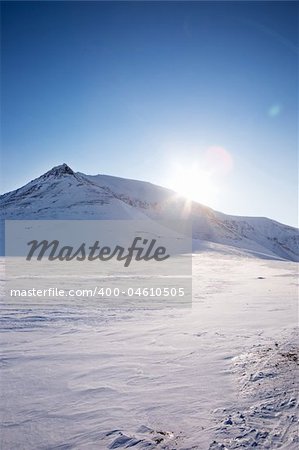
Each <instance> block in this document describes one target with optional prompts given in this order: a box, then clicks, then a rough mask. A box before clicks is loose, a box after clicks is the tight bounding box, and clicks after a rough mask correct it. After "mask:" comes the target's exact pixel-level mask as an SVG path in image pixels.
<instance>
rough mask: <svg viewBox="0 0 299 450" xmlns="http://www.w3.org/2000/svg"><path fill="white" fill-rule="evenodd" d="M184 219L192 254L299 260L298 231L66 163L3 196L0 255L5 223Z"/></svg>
mask: <svg viewBox="0 0 299 450" xmlns="http://www.w3.org/2000/svg"><path fill="white" fill-rule="evenodd" d="M182 218H183V219H190V220H192V223H193V239H194V241H193V245H194V251H204V250H206V249H208V250H209V249H210V248H211V246H210V243H213V244H220V245H225V246H230V247H234V248H239V249H242V250H245V251H247V252H249V253H252V254H255V255H256V254H258V255H259V256H260V257H264V258H276V259H277V258H278V259H287V260H291V261H298V260H299V236H298V230H297V229H295V228H292V227H289V226H287V225H283V224H280V223H278V222H275V221H273V220H270V219H266V218H253V217H238V216H228V215H225V214H222V213H219V212H217V211H214V210H212V209H211V208H208V207H206V206H203V205H200V204H199V203H196V202H190V201H188V200H186V199H185V198H183V197H180V196H179V195H178V194H176V193H175V192H173V191H170V190H168V189H166V188H162V187H160V186H156V185H153V184H151V183H146V182H143V181H135V180H127V179H123V178H117V177H111V176H107V175H96V176H88V175H84V174H83V173H79V172H77V173H74V172H73V171H72V169H71V168H70V167H68V166H67V165H66V164H63V165H61V166H57V167H54V168H53V169H51V170H50V171H49V172H47V173H45V174H44V175H42V176H41V177H39V178H37V179H36V180H33V181H31V182H30V183H28V184H27V185H25V186H23V187H22V188H20V189H17V190H16V191H12V192H8V193H7V194H4V195H2V196H1V197H0V220H1V228H2V232H1V236H2V249H1V250H2V254H3V249H4V244H3V235H4V232H3V228H4V225H3V221H4V220H5V219H33V220H35V219H36V220H38V219H79V220H81V219H82V220H83V219H85V220H89V219H109V220H113V219H135V220H137V219H138V220H142V219H145V220H148V219H151V220H161V219H163V220H168V219H175V220H177V219H182ZM212 248H213V246H212ZM229 251H230V250H229Z"/></svg>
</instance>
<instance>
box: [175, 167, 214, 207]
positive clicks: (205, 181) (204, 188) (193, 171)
mask: <svg viewBox="0 0 299 450" xmlns="http://www.w3.org/2000/svg"><path fill="white" fill-rule="evenodd" d="M169 187H171V189H173V190H174V191H175V192H177V194H178V195H180V196H182V197H186V198H187V199H188V200H193V201H196V202H199V203H203V204H205V205H209V204H211V203H213V201H214V199H215V196H216V195H217V186H216V184H215V181H214V180H213V176H212V173H211V172H209V171H207V170H203V169H201V168H200V167H198V165H197V164H192V165H190V166H183V165H178V164H177V165H176V166H175V167H174V169H173V171H172V177H171V180H169Z"/></svg>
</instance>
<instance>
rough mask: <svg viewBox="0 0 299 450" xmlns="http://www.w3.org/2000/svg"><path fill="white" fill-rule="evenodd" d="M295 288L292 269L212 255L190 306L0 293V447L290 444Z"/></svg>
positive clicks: (202, 263)
mask: <svg viewBox="0 0 299 450" xmlns="http://www.w3.org/2000/svg"><path fill="white" fill-rule="evenodd" d="M2 269H3V261H2ZM0 279H1V280H3V279H4V274H3V271H1V274H0ZM2 284H3V281H2ZM297 293H298V286H297V264H296V263H293V262H286V261H277V260H276V261H274V260H272V261H271V260H263V259H257V258H253V257H247V258H245V257H244V256H243V257H242V256H240V255H234V254H229V255H225V254H223V253H216V252H215V250H214V251H213V252H210V253H209V252H205V253H203V254H197V255H194V256H193V307H192V309H191V308H189V309H188V308H187V309H184V310H182V309H171V308H169V309H167V308H164V309H162V310H149V309H146V308H145V309H140V308H139V309H134V308H128V309H122V310H117V309H115V308H111V309H110V310H109V309H107V308H106V307H105V308H101V305H100V304H99V305H98V307H94V306H92V305H88V302H85V301H84V300H82V306H80V305H79V306H77V307H75V306H74V307H72V305H70V304H69V303H68V304H67V305H64V304H62V302H61V299H59V300H58V301H57V304H55V303H54V304H52V306H50V305H49V304H45V303H43V302H42V301H40V303H39V305H38V304H36V305H34V303H33V302H32V304H31V305H28V303H27V304H26V306H25V305H22V303H21V301H20V305H16V304H15V303H14V304H13V305H12V304H11V303H10V304H9V303H8V302H7V301H5V299H4V297H3V300H2V305H1V309H2V317H1V322H0V331H1V332H0V339H1V342H0V348H1V356H0V365H1V392H0V417H1V421H0V422H1V424H0V425H1V430H0V435H1V438H0V439H1V440H0V448H1V450H2V449H3V450H12V449H14V450H15V449H16V450H17V449H22V450H33V449H44V450H45V449H74V450H81V449H91V450H93V449H99V450H105V449H108V450H109V449H131V448H132V449H134V450H143V449H147V450H191V449H192V450H209V449H210V450H215V449H222V450H225V449H228V450H232V449H240V448H242V449H251V448H258V449H260V450H266V449H279V448H282V449H288V450H295V449H297V448H298V442H297V435H296V427H297V424H298V422H297V409H298V408H297V404H298V403H297V399H296V385H295V384H294V383H295V371H296V366H297V362H298V361H297V346H298V340H297V337H296V335H294V332H293V329H294V327H296V324H297Z"/></svg>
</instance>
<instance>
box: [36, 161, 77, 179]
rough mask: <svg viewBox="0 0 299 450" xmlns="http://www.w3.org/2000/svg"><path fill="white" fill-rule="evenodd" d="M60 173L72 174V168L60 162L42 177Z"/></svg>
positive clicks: (57, 175) (56, 175) (59, 174)
mask: <svg viewBox="0 0 299 450" xmlns="http://www.w3.org/2000/svg"><path fill="white" fill-rule="evenodd" d="M62 175H74V172H73V170H72V169H71V168H70V167H69V166H68V165H67V164H65V163H63V164H61V165H60V166H55V167H53V168H52V169H51V170H49V171H48V172H46V173H45V174H44V175H43V177H45V178H47V177H49V176H55V177H59V176H62Z"/></svg>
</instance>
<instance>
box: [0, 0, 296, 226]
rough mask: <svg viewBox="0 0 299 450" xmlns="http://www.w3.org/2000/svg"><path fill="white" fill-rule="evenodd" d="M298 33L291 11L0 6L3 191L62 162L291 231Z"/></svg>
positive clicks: (150, 5) (237, 5)
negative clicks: (170, 190) (143, 182)
mask: <svg viewBox="0 0 299 450" xmlns="http://www.w3.org/2000/svg"><path fill="white" fill-rule="evenodd" d="M297 34H298V5H297V4H296V2H182V3H181V2H31V3H30V2H2V72H1V75H2V79H1V83H2V86H1V92H2V119H1V125H2V133H1V137H2V151H1V168H2V185H1V192H6V191H8V190H12V189H15V188H17V187H20V186H21V185H23V184H25V183H26V182H28V181H29V180H30V179H32V178H35V177H37V176H39V175H40V174H42V173H43V172H45V171H46V170H48V169H49V168H51V167H52V166H54V165H58V164H61V163H63V162H66V163H68V164H69V165H70V166H71V167H72V168H73V169H74V170H75V171H81V172H84V173H88V174H96V173H105V174H110V175H116V176H121V177H128V178H135V179H141V180H146V181H151V182H153V183H157V184H161V185H164V186H168V187H172V188H174V189H177V190H179V191H181V192H183V193H188V194H189V193H190V191H191V193H194V195H193V197H194V198H196V199H197V200H199V201H202V202H203V203H206V204H208V205H209V206H211V207H213V208H215V209H217V210H220V211H223V212H226V213H231V214H240V215H254V216H268V217H271V218H273V219H276V220H279V221H281V222H284V223H288V224H292V225H295V224H296V223H297V120H298V117H297V106H298V105H297V102H298V82H297V79H298V72H297V61H298V53H297ZM190 180H191V181H190ZM186 187H187V188H188V189H185V188H186Z"/></svg>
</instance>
